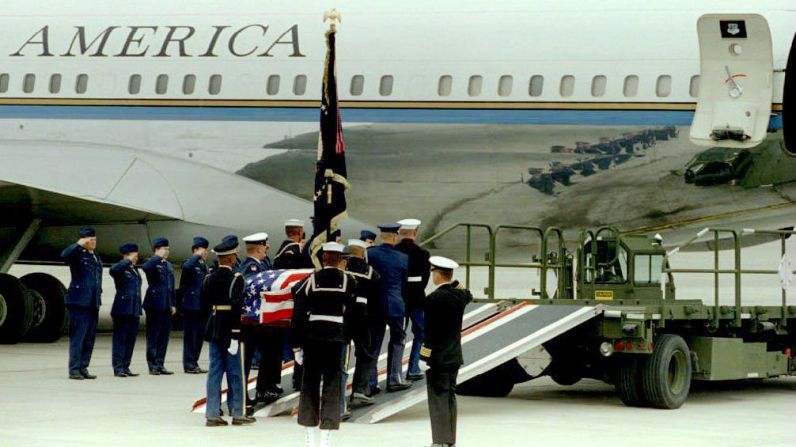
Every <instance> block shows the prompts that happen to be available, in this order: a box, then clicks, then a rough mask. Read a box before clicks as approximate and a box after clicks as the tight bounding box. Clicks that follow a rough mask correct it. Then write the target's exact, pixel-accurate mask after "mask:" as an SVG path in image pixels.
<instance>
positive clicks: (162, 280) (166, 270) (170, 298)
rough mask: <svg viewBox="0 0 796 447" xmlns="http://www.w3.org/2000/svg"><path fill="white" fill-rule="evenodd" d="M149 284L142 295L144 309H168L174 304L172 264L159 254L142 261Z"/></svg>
mask: <svg viewBox="0 0 796 447" xmlns="http://www.w3.org/2000/svg"><path fill="white" fill-rule="evenodd" d="M144 273H145V274H146V280H147V283H148V284H149V285H148V287H147V289H146V296H144V309H146V310H169V309H171V308H172V307H174V306H175V305H176V303H175V294H174V266H173V265H171V262H169V261H166V260H165V259H163V258H161V257H160V256H157V255H155V256H152V257H151V258H149V259H147V261H146V262H145V263H144Z"/></svg>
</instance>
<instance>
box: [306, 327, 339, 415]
mask: <svg viewBox="0 0 796 447" xmlns="http://www.w3.org/2000/svg"><path fill="white" fill-rule="evenodd" d="M343 346H344V343H343V342H340V341H322V340H314V339H311V340H307V342H306V343H305V344H304V372H303V377H302V383H301V398H300V401H299V414H298V423H299V424H300V425H303V426H305V427H317V426H318V425H319V424H320V428H321V430H337V429H339V428H340V399H341V395H342V392H343V390H342V389H341V388H342V387H341V386H340V384H341V381H342V375H341V374H342V368H341V366H342V363H343V358H342V356H343ZM321 382H323V390H322V391H321Z"/></svg>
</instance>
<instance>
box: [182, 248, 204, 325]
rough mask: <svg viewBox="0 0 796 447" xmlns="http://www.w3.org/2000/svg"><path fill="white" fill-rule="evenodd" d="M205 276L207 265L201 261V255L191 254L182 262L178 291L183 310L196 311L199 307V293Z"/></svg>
mask: <svg viewBox="0 0 796 447" xmlns="http://www.w3.org/2000/svg"><path fill="white" fill-rule="evenodd" d="M205 276H207V265H206V264H205V263H204V262H203V261H202V257H201V256H199V255H194V256H191V257H190V258H188V259H186V260H185V262H183V263H182V273H181V274H180V292H179V293H180V297H181V299H182V309H183V310H192V311H196V310H199V309H200V303H199V293H200V292H201V289H202V282H203V281H204V280H205Z"/></svg>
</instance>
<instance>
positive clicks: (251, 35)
mask: <svg viewBox="0 0 796 447" xmlns="http://www.w3.org/2000/svg"><path fill="white" fill-rule="evenodd" d="M62 37H63V38H62ZM263 49H265V50H264V51H263ZM9 56H12V57H23V56H34V57H76V56H86V57H219V56H232V57H241V58H242V57H274V56H287V57H305V55H304V54H302V52H301V49H300V47H299V27H298V24H294V25H291V26H289V27H287V28H286V29H285V28H283V29H276V28H273V27H271V26H270V25H264V24H259V23H254V24H248V25H243V26H232V25H212V26H210V27H206V28H205V29H197V27H195V26H190V25H167V26H154V25H146V26H144V25H130V26H121V25H111V26H107V27H105V28H104V29H94V30H88V29H87V27H86V26H80V25H76V26H74V28H73V29H72V30H69V31H68V32H67V31H65V30H61V29H54V30H51V29H50V25H44V26H42V27H41V28H39V29H38V30H36V31H34V32H33V33H32V34H31V35H30V37H28V39H27V40H26V41H25V42H24V43H22V44H21V46H19V47H18V49H17V50H16V51H15V52H13V53H11V54H9Z"/></svg>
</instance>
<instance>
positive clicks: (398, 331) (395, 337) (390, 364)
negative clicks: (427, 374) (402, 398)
mask: <svg viewBox="0 0 796 447" xmlns="http://www.w3.org/2000/svg"><path fill="white" fill-rule="evenodd" d="M373 321H374V322H375V324H374V326H373V327H372V328H371V330H372V332H371V334H372V336H373V350H372V351H371V352H372V355H373V358H375V359H377V358H379V354H380V353H381V345H382V343H384V335H385V332H386V326H389V328H390V342H389V344H388V345H387V368H388V372H387V385H388V386H389V385H396V384H399V383H402V382H403V380H402V374H401V371H402V370H403V365H402V361H403V356H404V347H405V346H406V326H405V324H406V321H404V317H384V316H377V317H376V318H374V319H373ZM376 369H377V368H376V365H375V362H374V364H373V365H372V366H371V368H370V388H371V391H372V390H374V389H375V388H376V386H378V371H377V370H376Z"/></svg>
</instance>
